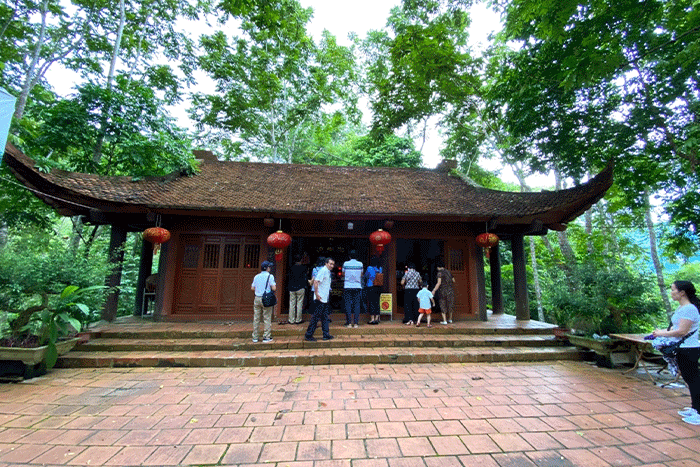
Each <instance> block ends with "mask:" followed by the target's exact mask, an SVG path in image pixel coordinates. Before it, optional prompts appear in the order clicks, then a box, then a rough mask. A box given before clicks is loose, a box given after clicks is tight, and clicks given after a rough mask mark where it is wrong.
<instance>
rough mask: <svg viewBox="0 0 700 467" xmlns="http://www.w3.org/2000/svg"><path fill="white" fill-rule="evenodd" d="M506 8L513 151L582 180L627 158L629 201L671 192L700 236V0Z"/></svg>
mask: <svg viewBox="0 0 700 467" xmlns="http://www.w3.org/2000/svg"><path fill="white" fill-rule="evenodd" d="M496 5H497V7H498V9H500V10H501V11H502V12H503V13H504V19H505V29H504V31H503V33H502V34H501V35H500V36H499V42H498V43H497V44H496V45H495V46H494V47H493V48H492V50H491V52H490V56H489V67H488V69H487V77H488V90H487V93H486V96H487V103H488V111H487V112H486V115H487V116H488V117H487V118H488V120H489V122H490V123H489V126H491V127H494V128H498V129H499V130H498V131H499V132H502V133H503V134H505V135H507V137H506V138H504V141H508V143H509V144H508V145H507V146H503V147H502V149H503V150H504V151H505V153H506V154H507V155H508V156H510V157H512V158H514V159H516V160H520V161H525V162H526V163H527V165H528V166H530V167H531V168H534V169H537V170H541V171H548V170H550V169H552V168H557V169H559V170H560V171H561V173H563V174H564V175H565V176H570V177H572V178H574V179H575V180H579V179H581V178H582V177H583V176H584V175H585V174H586V173H587V172H588V171H594V170H596V169H598V168H600V167H602V165H603V164H604V163H606V162H607V161H609V160H615V161H616V173H615V180H616V183H617V185H618V187H619V189H620V194H621V195H622V196H624V198H625V205H626V207H634V206H643V205H644V203H645V200H646V195H645V193H648V192H663V193H666V194H667V196H668V199H667V206H668V213H669V214H671V215H672V217H671V222H672V223H674V224H676V225H677V226H678V227H679V229H678V232H679V233H680V232H682V231H684V230H690V231H694V232H697V227H698V226H697V219H698V216H697V213H698V212H697V205H698V203H697V201H698V199H697V192H698V189H697V188H698V181H699V180H700V178H699V172H698V170H697V165H698V164H697V160H698V145H697V141H698V135H699V134H700V120H699V119H698V109H699V108H700V105H699V101H698V96H699V95H700V94H699V93H698V90H699V88H700V84H699V82H698V79H697V76H698V74H697V70H698V69H700V54H696V53H693V52H692V51H697V50H698V49H699V48H700V13H698V8H697V4H696V2H694V1H693V0H674V1H671V2H668V1H662V0H644V1H635V0H623V1H618V2H612V3H605V2H602V3H601V2H592V1H580V2H568V3H561V2H544V3H543V2H540V1H535V0H508V1H503V2H497V4H496ZM686 240H687V238H686ZM697 240H698V239H697V237H694V238H692V241H693V242H695V248H697V247H698V246H700V245H698V243H697ZM684 244H685V246H686V247H687V246H688V245H689V244H688V242H687V241H685V242H684Z"/></svg>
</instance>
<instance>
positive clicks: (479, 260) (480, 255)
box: [472, 243, 489, 321]
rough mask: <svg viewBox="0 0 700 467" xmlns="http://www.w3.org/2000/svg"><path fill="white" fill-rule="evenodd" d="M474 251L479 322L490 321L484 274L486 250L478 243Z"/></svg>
mask: <svg viewBox="0 0 700 467" xmlns="http://www.w3.org/2000/svg"><path fill="white" fill-rule="evenodd" d="M472 248H473V251H474V263H475V266H476V284H477V290H478V293H479V312H478V318H479V321H488V319H489V318H488V313H487V312H486V273H485V272H484V250H483V248H481V247H480V246H479V245H477V244H476V243H475V244H474V246H473V247H472Z"/></svg>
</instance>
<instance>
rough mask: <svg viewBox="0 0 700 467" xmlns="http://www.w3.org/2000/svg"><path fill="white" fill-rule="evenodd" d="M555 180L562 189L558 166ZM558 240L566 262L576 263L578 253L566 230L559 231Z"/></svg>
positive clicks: (555, 171)
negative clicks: (572, 245)
mask: <svg viewBox="0 0 700 467" xmlns="http://www.w3.org/2000/svg"><path fill="white" fill-rule="evenodd" d="M554 181H555V184H556V189H557V190H561V189H562V182H561V174H560V173H559V170H558V169H557V168H555V169H554ZM557 240H558V241H559V249H560V250H561V254H562V255H564V259H565V260H566V262H568V263H569V264H573V263H575V262H576V255H575V254H574V249H573V248H572V247H571V244H570V243H569V237H568V236H567V235H566V232H557Z"/></svg>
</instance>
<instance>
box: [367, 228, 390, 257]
mask: <svg viewBox="0 0 700 467" xmlns="http://www.w3.org/2000/svg"><path fill="white" fill-rule="evenodd" d="M369 241H370V243H372V245H374V246H375V247H377V253H379V254H380V255H381V254H382V252H383V251H384V245H387V244H389V243H390V242H391V235H390V234H389V232H385V231H383V230H382V229H379V230H377V231H375V232H372V233H371V234H370V235H369Z"/></svg>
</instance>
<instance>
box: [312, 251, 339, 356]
mask: <svg viewBox="0 0 700 467" xmlns="http://www.w3.org/2000/svg"><path fill="white" fill-rule="evenodd" d="M334 267H335V261H333V258H326V264H325V267H323V268H321V269H320V270H319V271H318V273H316V275H315V276H314V314H313V316H312V317H311V321H310V322H309V327H308V328H307V329H306V335H305V339H306V340H307V341H310V342H313V341H315V340H316V338H315V337H314V333H315V332H316V327H318V322H319V320H320V321H321V329H322V330H323V340H324V341H327V340H331V339H333V336H331V335H330V333H329V329H328V327H329V325H328V314H329V313H330V302H329V299H330V295H331V271H332V270H333V268H334Z"/></svg>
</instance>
